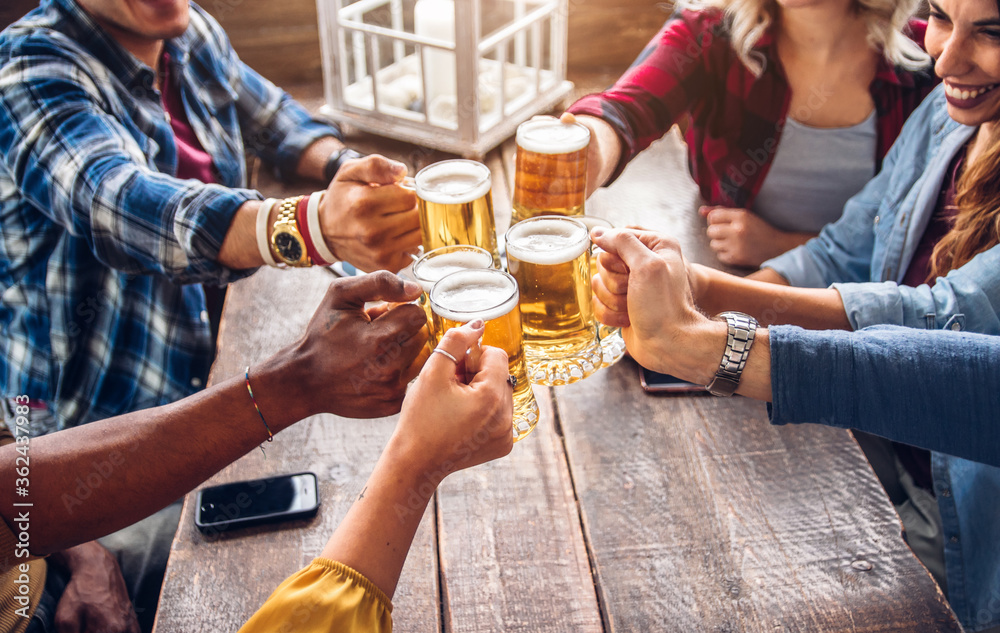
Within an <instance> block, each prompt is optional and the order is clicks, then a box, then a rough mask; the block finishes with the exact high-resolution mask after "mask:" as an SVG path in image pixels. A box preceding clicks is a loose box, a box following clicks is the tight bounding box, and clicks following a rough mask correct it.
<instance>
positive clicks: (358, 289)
mask: <svg viewBox="0 0 1000 633" xmlns="http://www.w3.org/2000/svg"><path fill="white" fill-rule="evenodd" d="M326 296H327V300H328V301H330V302H331V304H332V307H333V309H334V310H360V309H361V308H363V307H364V305H365V303H367V302H369V301H390V302H394V303H403V302H406V301H413V300H414V299H416V298H417V297H419V296H420V286H419V285H417V284H416V282H413V281H409V280H406V279H402V278H401V277H398V276H396V275H393V274H392V273H390V272H389V271H386V270H382V271H379V272H376V273H371V274H368V275H362V276H360V277H351V278H343V279H337V280H335V281H334V282H333V283H331V284H330V289H329V290H327V293H326Z"/></svg>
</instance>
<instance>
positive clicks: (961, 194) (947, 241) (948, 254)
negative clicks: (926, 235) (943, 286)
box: [927, 133, 1000, 283]
mask: <svg viewBox="0 0 1000 633" xmlns="http://www.w3.org/2000/svg"><path fill="white" fill-rule="evenodd" d="M998 173H1000V134H998V133H994V134H993V137H992V138H991V139H989V142H988V145H987V146H986V149H985V150H983V153H982V154H981V155H980V156H979V157H978V158H977V159H976V160H975V162H973V163H971V164H969V165H967V166H966V168H965V170H964V173H962V175H961V176H959V178H958V183H957V186H956V193H955V206H956V207H958V212H957V213H956V215H955V224H954V226H952V228H951V230H950V231H948V233H946V234H945V236H944V237H942V238H941V239H940V240H939V241H938V243H937V244H936V245H935V246H934V251H933V252H932V253H931V265H930V274H929V275H928V276H927V282H928V283H929V282H930V281H931V280H933V279H936V278H938V277H943V276H944V275H947V274H948V271H949V270H954V269H955V268H960V267H962V266H964V265H965V264H967V263H969V261H970V260H971V259H972V258H973V257H975V256H976V255H978V254H979V253H982V252H984V251H986V250H988V249H990V248H992V247H994V246H996V245H997V244H1000V179H998V178H997V177H996V174H998Z"/></svg>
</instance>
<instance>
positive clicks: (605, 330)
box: [577, 215, 625, 369]
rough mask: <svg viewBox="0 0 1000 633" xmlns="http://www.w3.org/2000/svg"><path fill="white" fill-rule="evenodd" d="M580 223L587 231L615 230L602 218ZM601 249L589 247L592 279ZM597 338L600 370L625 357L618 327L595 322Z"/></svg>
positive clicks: (623, 340)
mask: <svg viewBox="0 0 1000 633" xmlns="http://www.w3.org/2000/svg"><path fill="white" fill-rule="evenodd" d="M577 219H578V220H580V221H581V222H583V223H584V224H586V225H587V231H588V232H589V231H590V229H592V228H594V227H595V226H599V227H601V228H604V229H613V228H615V227H614V225H613V224H611V222H608V221H607V220H605V219H604V218H597V217H594V216H592V215H584V216H581V217H579V218H577ZM602 252H604V251H602V250H601V247H600V246H598V245H597V244H591V246H590V275H591V277H593V276H594V275H596V274H597V256H598V255H599V254H601V253H602ZM597 338H599V339H600V340H601V359H602V360H601V369H603V368H605V367H610V366H611V365H614V364H615V363H617V362H618V361H620V360H621V359H622V357H623V356H625V339H623V338H622V329H621V328H620V327H611V326H610V325H604V324H603V323H601V322H600V321H598V322H597Z"/></svg>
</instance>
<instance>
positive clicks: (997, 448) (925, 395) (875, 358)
mask: <svg viewBox="0 0 1000 633" xmlns="http://www.w3.org/2000/svg"><path fill="white" fill-rule="evenodd" d="M769 334H770V336H769V343H770V348H771V391H772V404H771V406H770V408H769V412H770V416H771V422H772V423H773V424H790V423H794V424H799V423H815V424H824V425H827V426H834V427H840V428H845V429H847V428H850V429H859V430H862V431H866V432H868V433H873V434H875V435H879V436H882V437H885V438H888V439H891V440H894V441H897V442H903V443H905V444H910V445H912V446H919V447H921V448H926V449H930V450H934V451H938V452H941V453H947V454H949V455H954V456H957V457H962V458H964V459H970V460H973V461H977V462H980V463H984V464H991V465H994V466H1000V423H998V421H997V413H996V412H997V398H998V395H997V394H1000V338H998V337H996V336H986V335H982V334H969V333H961V332H950V331H941V330H936V331H926V330H914V329H911V328H901V327H894V326H878V327H872V328H867V329H865V330H861V331H858V332H842V331H809V330H804V329H802V328H799V327H795V326H774V327H772V328H770V330H769Z"/></svg>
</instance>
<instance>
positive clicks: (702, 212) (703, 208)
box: [698, 204, 718, 218]
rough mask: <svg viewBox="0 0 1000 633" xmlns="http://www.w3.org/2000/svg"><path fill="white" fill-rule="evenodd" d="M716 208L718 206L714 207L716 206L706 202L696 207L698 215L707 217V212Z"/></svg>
mask: <svg viewBox="0 0 1000 633" xmlns="http://www.w3.org/2000/svg"><path fill="white" fill-rule="evenodd" d="M717 208H718V207H716V206H710V205H707V204H706V205H702V206H700V207H698V215H700V216H701V217H703V218H707V217H708V214H709V213H711V212H712V210H713V209H717Z"/></svg>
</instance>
